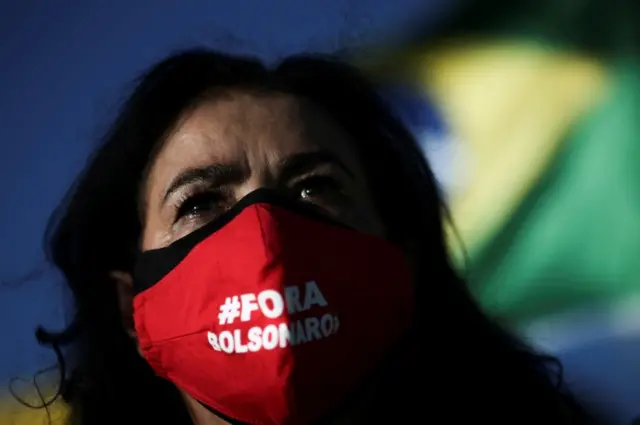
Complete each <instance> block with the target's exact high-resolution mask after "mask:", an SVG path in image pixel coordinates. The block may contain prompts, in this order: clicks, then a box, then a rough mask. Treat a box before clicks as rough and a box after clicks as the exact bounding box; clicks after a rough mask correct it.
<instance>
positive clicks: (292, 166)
mask: <svg viewBox="0 0 640 425" xmlns="http://www.w3.org/2000/svg"><path fill="white" fill-rule="evenodd" d="M322 165H333V166H336V167H338V168H340V169H341V170H342V171H343V172H344V173H345V174H346V175H348V176H349V177H351V178H352V179H355V173H354V172H353V171H351V170H350V169H349V167H347V166H346V164H345V163H344V162H343V161H342V160H341V159H340V158H339V157H338V156H337V155H335V154H333V153H331V152H329V151H314V152H304V153H299V154H295V155H292V156H290V157H287V158H285V159H283V160H282V161H280V164H279V170H280V172H279V178H278V179H279V180H280V181H288V180H292V179H293V178H295V177H298V176H301V175H303V174H308V173H310V172H312V171H313V170H314V169H316V168H318V167H320V166H322Z"/></svg>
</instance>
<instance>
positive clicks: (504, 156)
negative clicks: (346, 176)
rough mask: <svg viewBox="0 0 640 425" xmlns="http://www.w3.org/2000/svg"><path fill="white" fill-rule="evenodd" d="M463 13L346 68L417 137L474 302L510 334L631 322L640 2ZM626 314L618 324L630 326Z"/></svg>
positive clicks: (497, 5)
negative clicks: (577, 322) (360, 75)
mask: <svg viewBox="0 0 640 425" xmlns="http://www.w3.org/2000/svg"><path fill="white" fill-rule="evenodd" d="M461 9H462V10H461V11H460V13H458V14H457V15H455V16H453V17H452V19H450V20H449V22H447V23H446V25H441V26H440V27H438V28H435V29H434V28H429V29H427V30H425V31H424V33H423V34H419V35H418V36H417V37H414V38H413V39H412V40H411V41H410V42H408V43H405V44H403V45H401V46H391V47H388V48H387V47H385V46H382V47H380V48H379V49H377V50H376V49H373V52H372V51H371V50H368V51H367V53H366V55H363V56H362V57H357V59H356V61H355V62H356V63H357V64H359V66H361V67H362V68H364V69H365V70H366V71H368V72H369V73H370V74H371V75H373V76H374V78H376V79H377V80H378V81H379V83H380V85H381V87H383V89H382V91H383V93H384V94H385V95H386V96H387V97H388V98H389V99H390V101H391V102H392V104H393V105H394V106H395V107H396V108H397V110H398V111H399V113H400V115H401V116H402V117H403V118H404V119H405V120H406V121H407V123H408V124H409V125H410V126H411V127H412V128H413V130H414V131H415V132H416V134H417V136H418V137H419V139H420V140H421V143H422V144H423V147H424V148H425V151H426V153H427V156H428V157H429V159H430V161H431V163H432V166H433V167H434V169H435V171H436V173H437V174H438V178H439V180H440V182H441V184H442V187H443V189H444V191H445V193H446V195H447V197H448V201H449V204H450V208H451V210H452V215H453V219H454V224H455V227H456V228H457V231H458V233H459V234H460V236H461V238H462V240H463V242H464V246H465V250H466V256H467V262H466V265H465V267H464V271H465V273H466V275H467V277H468V279H469V282H470V285H471V287H472V290H473V292H474V293H475V295H476V296H477V297H478V299H479V300H480V302H481V303H482V304H483V305H484V307H485V308H486V309H487V310H488V311H489V312H490V313H492V314H494V315H495V316H497V317H500V318H502V319H504V320H507V321H509V322H510V323H512V324H513V325H516V326H524V325H527V324H530V323H533V322H534V320H535V319H539V318H540V317H543V316H544V317H548V316H550V315H556V314H560V313H564V312H568V311H577V310H580V309H583V308H591V307H597V308H601V309H610V310H614V311H616V312H617V313H620V314H618V316H620V315H625V317H627V319H629V318H628V314H627V313H628V312H629V311H639V312H640V303H637V302H635V303H634V300H637V299H638V296H640V62H639V58H640V56H639V51H640V49H639V47H640V37H639V31H638V29H637V28H638V26H637V24H636V21H637V20H638V19H639V18H640V2H637V1H626V0H625V1H622V0H614V1H611V0H609V1H604V0H572V1H568V0H567V1H561V0H560V1H559V0H536V1H514V0H510V1H502V0H494V1H490V2H487V1H482V2H480V1H478V2H470V3H467V4H464V5H463V6H462V7H461ZM412 88H413V89H412ZM450 240H451V242H452V243H451V248H452V250H453V252H454V253H455V255H456V257H457V259H458V260H459V264H460V265H461V268H462V264H463V263H462V261H461V259H462V255H461V252H460V250H459V244H456V243H455V240H454V238H451V239H450ZM621 312H624V313H621ZM634 317H635V319H633V320H632V319H629V320H627V322H629V321H635V325H633V324H629V323H627V324H626V325H624V326H637V327H636V328H635V329H640V317H638V315H637V314H636V315H634ZM636 319H637V320H636ZM621 326H622V325H621Z"/></svg>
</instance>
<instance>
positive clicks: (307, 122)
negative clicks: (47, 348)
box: [141, 92, 384, 424]
mask: <svg viewBox="0 0 640 425" xmlns="http://www.w3.org/2000/svg"><path fill="white" fill-rule="evenodd" d="M145 183H146V184H145V187H144V191H143V194H142V196H143V205H144V215H143V217H144V230H143V234H142V241H141V244H142V249H143V250H149V249H155V248H161V247H164V246H167V245H169V244H170V243H172V242H173V241H175V240H177V239H179V238H181V237H183V236H185V235H187V234H189V233H190V232H193V231H194V230H196V229H197V228H199V227H201V226H203V225H204V224H206V223H207V222H209V221H211V220H213V219H214V218H215V217H216V216H217V215H219V214H220V213H222V212H224V211H225V210H226V209H228V208H229V207H231V206H233V204H235V203H236V202H237V201H238V200H240V199H241V198H242V197H244V196H245V195H247V194H248V193H250V192H252V191H254V190H256V189H259V188H271V189H276V190H279V191H282V192H285V193H287V194H289V195H290V196H294V197H296V198H298V199H300V200H301V201H303V202H309V203H311V204H314V205H316V206H317V207H319V208H321V209H323V210H324V211H325V212H326V213H327V214H329V215H330V216H332V217H333V218H335V219H337V220H339V221H341V222H343V223H345V224H347V225H350V226H352V227H354V228H356V229H358V230H360V231H362V232H366V233H370V234H373V235H377V236H383V235H384V229H383V226H382V223H381V220H380V217H379V216H378V214H377V213H376V211H375V209H374V207H373V202H372V199H371V198H372V197H371V193H370V192H369V190H368V188H367V182H366V179H365V175H364V171H363V167H362V164H360V162H359V160H358V157H357V155H356V154H355V152H354V150H353V143H352V140H350V138H349V136H348V135H347V134H346V133H345V132H344V131H343V130H342V129H341V128H340V127H339V126H338V125H337V124H336V123H335V122H334V121H332V119H330V117H328V116H327V115H325V114H323V113H321V112H319V111H318V110H316V109H314V108H313V107H311V105H309V104H308V103H305V102H304V101H301V100H299V99H297V98H295V97H292V96H287V95H282V94H260V95H258V94H250V93H245V92H237V93H233V94H231V95H228V96H226V97H222V98H218V99H213V100H210V101H206V102H203V103H201V104H200V105H199V106H198V107H196V108H195V109H193V110H191V111H189V112H188V113H187V114H185V115H184V116H183V117H182V119H181V120H180V121H179V122H178V124H177V126H176V127H175V128H174V130H173V132H171V134H170V135H169V136H168V137H167V139H166V141H165V143H164V145H163V147H162V149H161V150H160V152H159V154H158V155H157V157H156V158H155V161H154V163H153V164H152V166H151V168H150V171H149V174H148V178H147V181H146V182H145ZM183 396H184V398H185V401H186V403H187V406H188V407H189V410H190V412H191V414H192V416H193V418H194V421H195V422H196V423H197V424H206V423H209V424H220V423H225V422H224V421H222V420H221V419H219V418H217V417H215V416H214V415H213V414H212V413H210V412H209V411H208V410H206V409H205V408H204V407H202V406H201V405H200V404H198V403H196V402H194V401H193V400H192V399H191V398H190V397H189V396H188V395H186V394H183Z"/></svg>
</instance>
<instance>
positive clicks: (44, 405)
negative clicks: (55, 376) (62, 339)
mask: <svg viewBox="0 0 640 425" xmlns="http://www.w3.org/2000/svg"><path fill="white" fill-rule="evenodd" d="M36 338H37V339H38V341H40V343H46V344H49V345H50V346H51V348H52V349H53V352H54V353H55V355H56V363H57V364H56V365H54V366H49V367H46V368H44V369H40V370H38V371H36V373H34V374H33V378H31V384H32V385H33V387H34V388H35V389H36V394H37V396H38V399H39V400H40V401H41V403H40V404H34V403H30V402H28V401H26V400H24V399H23V398H21V397H20V396H19V395H18V394H17V393H16V391H15V389H14V385H15V384H16V382H18V381H24V380H23V379H21V378H16V377H14V378H12V379H11V380H10V381H9V393H10V394H11V395H12V396H13V398H15V400H16V401H17V402H18V403H20V404H21V405H23V406H25V407H28V408H31V409H45V412H46V414H47V420H48V422H49V423H51V411H50V409H49V407H50V406H51V405H52V404H53V403H55V402H56V401H57V400H58V398H60V396H61V395H62V393H63V392H64V388H65V384H66V380H65V378H66V363H65V361H64V356H63V355H62V350H61V349H60V344H59V343H58V342H57V341H54V340H52V339H51V338H49V337H48V336H47V333H46V332H45V331H44V330H43V329H42V328H38V329H37V330H36ZM55 369H58V370H59V382H60V383H59V385H58V388H57V389H56V392H55V393H54V395H53V396H52V397H51V398H50V399H49V400H46V399H45V396H44V394H43V392H42V390H41V389H40V385H39V384H38V377H39V376H40V375H43V374H45V373H47V372H50V371H52V370H55Z"/></svg>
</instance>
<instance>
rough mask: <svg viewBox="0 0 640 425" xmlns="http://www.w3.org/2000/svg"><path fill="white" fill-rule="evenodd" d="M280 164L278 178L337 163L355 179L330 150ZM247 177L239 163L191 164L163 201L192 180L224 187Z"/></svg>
mask: <svg viewBox="0 0 640 425" xmlns="http://www.w3.org/2000/svg"><path fill="white" fill-rule="evenodd" d="M278 165H279V167H278V168H279V170H280V171H279V177H278V180H280V181H289V180H292V179H294V178H295V177H298V176H301V175H304V174H308V173H310V172H312V171H313V170H314V169H316V168H318V167H320V166H323V165H333V166H336V167H338V168H340V169H341V170H342V171H343V172H344V173H345V174H347V175H348V176H349V177H351V178H352V179H355V174H354V172H353V171H351V170H350V169H349V167H347V166H346V165H345V163H344V162H343V161H342V160H341V159H340V158H338V156H337V155H335V154H333V153H331V152H328V151H313V152H303V153H298V154H295V155H292V156H290V157H287V158H285V159H283V160H282V161H280V163H279V164H278ZM245 178H246V172H245V171H244V170H243V169H242V168H241V167H239V166H233V165H224V164H211V165H207V166H206V167H199V168H190V169H187V170H185V171H184V172H182V173H180V174H179V175H178V176H177V177H176V178H174V179H173V180H172V181H171V184H170V185H169V187H168V188H167V190H166V191H165V193H164V195H163V197H162V203H163V204H164V203H165V202H166V201H167V199H168V198H169V197H170V196H171V195H173V194H174V193H175V192H177V191H178V190H179V189H180V188H182V187H184V186H187V185H190V184H194V183H200V182H204V183H206V184H207V185H209V186H211V187H214V186H216V187H222V186H228V185H230V184H233V183H236V182H240V181H242V180H243V179H245Z"/></svg>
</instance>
